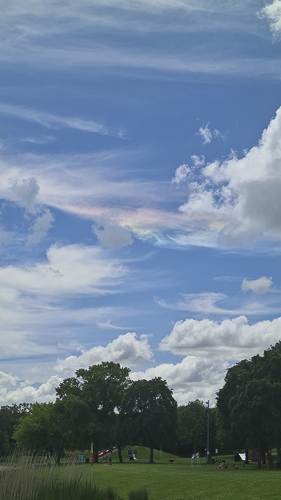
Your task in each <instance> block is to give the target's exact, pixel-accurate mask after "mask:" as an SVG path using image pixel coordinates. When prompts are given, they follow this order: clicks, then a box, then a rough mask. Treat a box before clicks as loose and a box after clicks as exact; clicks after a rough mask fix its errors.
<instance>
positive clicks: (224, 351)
mask: <svg viewBox="0 0 281 500" xmlns="http://www.w3.org/2000/svg"><path fill="white" fill-rule="evenodd" d="M280 328H281V318H280V317H279V318H276V319H274V320H272V321H268V320H266V321H260V322H258V323H255V324H253V325H249V324H248V320H247V318H246V317H245V316H239V317H237V318H233V319H225V320H223V321H222V322H221V323H218V322H215V321H211V320H210V319H203V320H201V321H198V320H195V319H186V320H185V321H177V323H175V325H174V327H173V330H172V332H171V333H170V334H169V335H167V336H166V337H165V338H164V339H163V340H162V341H161V342H160V345H159V348H160V350H162V351H170V352H172V353H173V354H180V355H188V354H191V352H193V353H195V352H196V353H197V354H199V355H206V356H208V355H209V356H210V357H213V356H221V357H223V358H224V359H229V360H233V359H242V358H249V357H251V356H253V355H254V354H257V352H259V353H261V352H262V351H263V350H264V349H266V348H268V346H269V345H273V344H275V343H276V342H278V341H279V339H280Z"/></svg>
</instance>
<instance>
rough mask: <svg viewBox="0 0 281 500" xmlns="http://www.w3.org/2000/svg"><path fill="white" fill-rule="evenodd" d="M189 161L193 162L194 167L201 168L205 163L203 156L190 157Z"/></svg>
mask: <svg viewBox="0 0 281 500" xmlns="http://www.w3.org/2000/svg"><path fill="white" fill-rule="evenodd" d="M191 159H192V161H193V165H194V166H195V167H202V166H203V165H204V163H205V156H204V155H201V156H200V157H199V156H197V155H192V156H191Z"/></svg>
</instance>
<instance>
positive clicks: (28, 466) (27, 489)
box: [0, 456, 121, 500]
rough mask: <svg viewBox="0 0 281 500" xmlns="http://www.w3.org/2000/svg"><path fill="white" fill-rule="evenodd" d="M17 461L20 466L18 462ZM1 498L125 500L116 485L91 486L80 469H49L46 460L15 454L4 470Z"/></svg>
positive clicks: (2, 499) (6, 499)
mask: <svg viewBox="0 0 281 500" xmlns="http://www.w3.org/2000/svg"><path fill="white" fill-rule="evenodd" d="M15 464H16V465H15ZM0 499H1V500H90V499H91V500H93V499H94V500H121V499H120V497H118V496H117V495H116V493H115V492H114V490H113V489H112V488H108V489H107V490H102V489H99V488H97V487H94V488H91V485H90V483H89V482H87V481H85V480H83V481H82V480H81V474H79V468H76V467H73V466H71V465H70V466H69V465H68V466H62V467H54V466H51V467H50V468H48V467H47V466H46V464H45V462H43V461H41V462H38V461H37V462H35V460H32V458H31V457H27V456H17V457H16V456H15V457H13V459H12V460H11V462H10V463H9V464H6V465H5V466H4V467H3V466H2V468H1V470H0Z"/></svg>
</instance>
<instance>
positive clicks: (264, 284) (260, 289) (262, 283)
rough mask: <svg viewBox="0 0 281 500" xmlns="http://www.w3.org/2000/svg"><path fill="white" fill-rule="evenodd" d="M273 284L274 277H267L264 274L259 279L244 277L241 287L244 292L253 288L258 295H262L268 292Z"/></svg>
mask: <svg viewBox="0 0 281 500" xmlns="http://www.w3.org/2000/svg"><path fill="white" fill-rule="evenodd" d="M271 286H272V278H267V277H266V276H262V277H261V278H258V279H257V280H246V279H244V280H243V283H242V285H241V288H242V290H243V291H244V292H247V291H248V290H252V291H253V292H254V293H256V294H257V295H260V294H263V293H266V292H268V291H269V289H270V287H271Z"/></svg>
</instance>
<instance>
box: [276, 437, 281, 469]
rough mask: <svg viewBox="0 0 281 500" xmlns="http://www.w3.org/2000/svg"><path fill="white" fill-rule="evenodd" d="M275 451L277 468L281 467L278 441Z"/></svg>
mask: <svg viewBox="0 0 281 500" xmlns="http://www.w3.org/2000/svg"><path fill="white" fill-rule="evenodd" d="M276 451H277V469H281V455H280V443H279V441H278V442H277V443H276Z"/></svg>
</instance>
